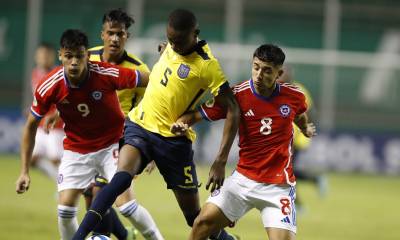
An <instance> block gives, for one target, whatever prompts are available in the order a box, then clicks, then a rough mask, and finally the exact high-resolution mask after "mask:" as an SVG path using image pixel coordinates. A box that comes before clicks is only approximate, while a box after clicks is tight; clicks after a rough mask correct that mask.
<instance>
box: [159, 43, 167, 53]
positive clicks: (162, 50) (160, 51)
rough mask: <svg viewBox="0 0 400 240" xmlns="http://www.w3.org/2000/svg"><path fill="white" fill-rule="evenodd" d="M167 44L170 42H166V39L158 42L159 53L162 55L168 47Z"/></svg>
mask: <svg viewBox="0 0 400 240" xmlns="http://www.w3.org/2000/svg"><path fill="white" fill-rule="evenodd" d="M167 44H168V43H167V42H165V41H164V42H161V43H159V44H158V48H157V50H158V53H159V54H160V55H161V54H163V52H164V50H165V48H166V47H167Z"/></svg>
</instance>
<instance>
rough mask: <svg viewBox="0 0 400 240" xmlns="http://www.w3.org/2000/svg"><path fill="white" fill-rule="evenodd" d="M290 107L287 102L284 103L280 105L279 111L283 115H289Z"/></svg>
mask: <svg viewBox="0 0 400 240" xmlns="http://www.w3.org/2000/svg"><path fill="white" fill-rule="evenodd" d="M290 111H291V110H290V107H289V105H287V104H283V105H281V106H280V107H279V112H280V113H281V115H282V117H284V118H285V117H288V116H289V114H290Z"/></svg>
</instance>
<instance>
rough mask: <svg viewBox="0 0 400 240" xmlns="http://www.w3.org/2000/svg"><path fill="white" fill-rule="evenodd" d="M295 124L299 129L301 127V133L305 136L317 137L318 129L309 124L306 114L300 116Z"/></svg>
mask: <svg viewBox="0 0 400 240" xmlns="http://www.w3.org/2000/svg"><path fill="white" fill-rule="evenodd" d="M294 123H295V124H296V126H297V127H299V129H300V131H301V132H302V133H303V134H304V136H306V137H313V136H315V135H317V129H316V127H315V125H314V123H312V122H308V116H307V114H306V113H305V112H304V113H301V114H298V115H297V116H296V117H295V118H294Z"/></svg>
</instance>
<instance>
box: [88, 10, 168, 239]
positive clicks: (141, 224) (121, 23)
mask: <svg viewBox="0 0 400 240" xmlns="http://www.w3.org/2000/svg"><path fill="white" fill-rule="evenodd" d="M133 23H134V20H133V19H132V18H131V17H130V16H129V15H128V14H127V13H126V12H124V11H122V10H121V9H115V10H111V11H108V12H107V13H105V14H104V16H103V20H102V25H103V26H102V31H101V39H102V40H103V44H104V45H103V46H97V47H94V48H91V49H89V53H90V60H91V61H99V62H100V61H101V62H107V63H110V64H114V65H118V66H120V67H125V68H130V69H138V70H140V71H142V72H147V73H149V72H150V71H149V68H148V67H147V65H146V64H144V63H143V62H142V61H141V60H140V59H139V58H138V57H136V56H135V55H133V54H132V53H128V52H126V51H125V44H126V41H127V40H128V38H129V32H128V29H129V27H130V26H131V25H132V24H133ZM144 91H145V88H130V89H122V90H117V96H118V100H119V103H120V106H121V109H122V111H123V113H124V116H125V117H126V116H127V115H128V113H129V111H130V110H131V109H132V108H133V107H134V106H136V105H137V104H138V103H139V102H140V100H141V99H142V97H143V94H144ZM96 179H97V180H99V179H100V180H102V181H104V179H103V178H101V177H97V178H96ZM96 186H104V182H101V181H100V182H96V184H95V187H94V191H95V192H96V191H98V189H96V188H97V187H96ZM85 192H86V193H91V192H90V189H88V191H85ZM87 195H88V194H85V196H87ZM120 198H124V199H126V200H125V202H126V203H124V204H123V205H121V206H120V207H119V210H120V212H121V214H122V215H124V216H125V217H127V218H128V219H129V221H130V222H131V223H132V224H133V225H134V226H135V227H136V228H137V229H138V230H139V231H140V232H141V233H142V235H143V236H144V237H145V238H146V239H153V238H154V239H162V236H161V233H160V231H159V229H158V228H157V226H156V224H155V222H154V220H153V218H152V217H151V215H150V213H149V212H148V211H147V210H146V209H145V208H143V207H142V206H140V205H138V204H137V202H136V200H135V199H134V196H133V193H132V192H131V191H125V192H124V193H123V194H122V195H121V196H120ZM86 199H87V202H91V201H90V200H89V198H86ZM88 207H89V206H88ZM132 209H134V210H133V211H132ZM113 211H114V210H113V208H110V212H109V213H107V214H106V215H105V216H103V220H102V222H103V224H98V225H97V226H96V228H95V229H94V230H93V232H94V234H97V233H98V234H103V235H109V234H110V231H112V232H113V234H114V235H116V236H117V237H118V239H125V238H124V236H126V235H127V233H128V232H126V230H125V228H123V227H121V226H122V223H121V222H120V220H119V219H118V216H117V214H116V213H115V212H113ZM110 226H111V229H110ZM128 230H129V231H132V229H128ZM129 234H131V233H129ZM152 235H153V237H151V236H152Z"/></svg>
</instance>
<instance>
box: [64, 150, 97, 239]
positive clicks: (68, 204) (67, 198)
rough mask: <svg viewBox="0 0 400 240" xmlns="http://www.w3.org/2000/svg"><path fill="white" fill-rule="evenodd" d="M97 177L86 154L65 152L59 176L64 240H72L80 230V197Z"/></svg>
mask: <svg viewBox="0 0 400 240" xmlns="http://www.w3.org/2000/svg"><path fill="white" fill-rule="evenodd" d="M94 175H95V169H93V168H92V167H91V166H90V164H89V159H88V158H87V155H85V154H79V153H76V152H72V151H68V150H67V151H64V155H63V158H62V160H61V165H60V167H59V176H58V185H57V188H58V192H59V198H58V226H59V230H60V234H61V237H62V239H63V240H70V239H71V238H72V236H73V234H74V233H75V232H76V230H77V229H78V221H77V217H76V214H77V210H78V208H77V206H78V202H79V196H80V194H81V193H82V192H83V189H85V188H86V187H87V186H89V184H90V181H91V179H93V177H94Z"/></svg>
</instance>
